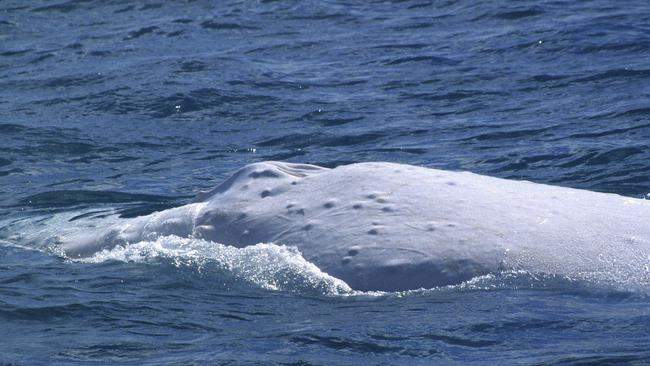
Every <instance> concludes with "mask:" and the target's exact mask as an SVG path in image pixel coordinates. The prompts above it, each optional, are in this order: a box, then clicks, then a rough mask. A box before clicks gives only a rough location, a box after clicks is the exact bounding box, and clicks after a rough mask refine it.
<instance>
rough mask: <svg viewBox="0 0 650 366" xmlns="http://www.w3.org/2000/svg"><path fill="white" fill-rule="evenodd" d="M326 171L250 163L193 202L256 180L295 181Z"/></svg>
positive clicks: (290, 164)
mask: <svg viewBox="0 0 650 366" xmlns="http://www.w3.org/2000/svg"><path fill="white" fill-rule="evenodd" d="M327 170H330V169H328V168H324V167H320V166H317V165H311V164H296V163H285V162H279V161H262V162H257V163H252V164H248V165H246V166H244V167H242V168H240V169H239V170H237V171H236V172H235V173H234V174H233V175H231V176H230V177H229V178H227V179H226V180H224V181H223V182H221V183H220V184H219V185H217V186H216V187H215V188H213V189H211V190H208V191H204V192H199V193H198V194H197V195H196V197H195V198H194V202H201V201H205V200H207V199H209V198H211V197H213V196H214V195H216V194H219V193H224V192H227V191H228V190H230V189H231V188H233V187H235V186H238V185H241V186H243V185H246V184H248V183H249V182H250V181H255V180H257V179H284V180H287V179H292V180H294V181H295V180H297V179H302V178H305V177H307V176H309V175H312V174H317V173H321V172H323V171H327Z"/></svg>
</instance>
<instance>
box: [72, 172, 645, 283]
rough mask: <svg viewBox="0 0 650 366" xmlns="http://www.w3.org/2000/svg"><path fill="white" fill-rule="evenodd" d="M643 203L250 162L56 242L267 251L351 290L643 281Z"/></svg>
mask: <svg viewBox="0 0 650 366" xmlns="http://www.w3.org/2000/svg"><path fill="white" fill-rule="evenodd" d="M649 219H650V201H646V200H642V199H635V198H629V197H623V196H619V195H616V194H605V193H596V192H590V191H585V190H578V189H570V188H563V187H556V186H550V185H544V184H536V183H531V182H527V181H513V180H505V179H499V178H493V177H488V176H482V175H477V174H472V173H466V172H449V171H442V170H436V169H428V168H422V167H416V166H410V165H400V164H392V163H360V164H352V165H346V166H341V167H338V168H335V169H327V168H322V167H318V166H314V165H306V164H290V163H281V162H262V163H255V164H251V165H247V166H245V167H244V168H242V169H240V170H238V171H237V172H236V173H235V174H234V175H232V176H231V177H230V178H229V179H227V180H225V181H224V182H222V183H221V184H219V185H218V186H217V187H216V188H214V189H213V190H211V191H209V192H205V193H202V194H200V195H199V196H198V197H197V199H196V201H195V202H194V203H191V204H188V205H185V206H181V207H177V208H173V209H168V210H165V211H161V212H157V213H153V214H151V215H148V216H142V217H137V218H134V219H128V220H127V221H125V223H122V224H119V225H115V226H112V227H110V228H105V229H101V230H99V229H98V230H97V231H94V232H90V233H86V234H84V235H83V236H79V235H76V236H73V237H67V238H64V239H63V244H62V248H63V249H64V251H65V253H66V254H67V255H68V256H70V257H83V256H89V255H91V254H93V253H95V252H97V251H99V250H102V249H110V248H112V247H114V246H116V245H125V244H128V243H134V242H138V241H141V240H153V239H156V238H158V237H160V236H163V235H177V236H182V237H195V238H202V239H206V240H209V241H214V242H219V243H223V244H228V245H233V246H237V247H243V246H248V245H253V244H257V243H261V242H273V243H276V244H284V245H288V246H295V247H297V248H298V249H299V250H300V252H301V253H302V255H303V256H304V258H305V259H307V260H308V261H310V262H312V263H314V264H315V265H317V266H318V267H319V268H320V269H321V270H322V271H324V272H327V273H328V274H330V275H332V276H335V277H337V278H340V279H342V280H344V281H345V282H347V283H348V284H349V285H350V286H351V287H352V288H354V289H357V290H407V289H416V288H422V287H424V288H431V287H435V286H440V285H448V284H456V283H460V282H462V281H465V280H468V279H470V278H472V277H475V276H479V275H484V274H489V273H495V272H499V271H503V270H526V271H531V272H535V273H548V274H558V275H564V276H570V277H577V278H594V279H597V280H602V279H604V280H614V281H615V280H623V281H625V280H627V279H629V278H630V277H631V276H632V277H634V278H636V282H639V281H641V282H643V284H647V283H648V282H649V281H648V279H649V278H650V275H649V274H648V273H649V272H650V270H649V269H648V268H649V267H650V258H649V257H648V255H649V254H650V220H649Z"/></svg>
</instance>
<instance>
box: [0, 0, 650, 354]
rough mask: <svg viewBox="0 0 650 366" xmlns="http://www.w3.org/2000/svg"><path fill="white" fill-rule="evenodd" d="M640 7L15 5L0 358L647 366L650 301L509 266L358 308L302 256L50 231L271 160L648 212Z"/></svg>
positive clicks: (2, 47)
mask: <svg viewBox="0 0 650 366" xmlns="http://www.w3.org/2000/svg"><path fill="white" fill-rule="evenodd" d="M648 34H650V5H648V3H647V2H646V1H627V2H613V1H604V0H592V1H584V2H568V1H535V2H533V1H518V2H506V1H494V2H485V3H482V4H479V3H477V2H473V1H460V0H459V1H454V0H448V1H427V0H406V1H365V2H353V1H311V0H307V1H290V0H287V1H284V0H278V1H272V0H259V1H221V2H214V1H202V0H185V1H174V2H171V1H122V0H112V1H93V0H70V1H65V0H52V1H37V0H34V1H13V0H4V1H2V2H0V110H2V113H0V152H1V155H0V362H1V363H4V364H30V365H31V364H75V363H78V364H86V363H96V364H137V365H141V364H286V365H339V364H340V365H351V364H363V365H366V364H427V365H428V364H462V365H466V364H477V365H483V364H487V365H491V364H527V365H528V364H535V365H547V364H557V365H587V364H616V365H622V364H640V365H641V364H648V363H650V350H649V349H650V347H649V346H650V333H649V332H648V329H650V310H649V309H650V307H649V306H648V305H650V300H649V298H648V291H646V290H647V289H644V288H640V289H639V288H635V289H629V288H626V287H623V286H617V285H616V284H601V283H588V282H581V281H575V280H572V279H571V278H557V277H551V276H544V275H542V274H528V273H495V274H493V275H490V276H486V277H481V278H476V279H474V280H472V281H469V282H467V283H463V284H460V285H458V286H451V287H444V288H434V289H427V290H420V291H412V292H406V293H349V292H346V291H340V288H339V287H337V285H336V283H335V279H332V278H329V277H327V276H326V275H325V274H322V273H319V272H318V271H317V269H314V268H312V267H310V266H309V263H305V262H304V261H300V259H299V258H296V257H295V255H294V254H295V253H293V252H292V251H291V250H290V249H287V248H281V247H273V246H257V247H254V248H251V249H250V250H245V251H244V250H233V249H231V248H228V247H224V246H219V245H216V244H215V245H214V246H210V245H206V243H202V242H192V241H190V242H184V241H179V239H177V238H166V239H162V241H159V242H156V243H141V244H142V245H141V246H140V247H137V248H135V249H132V250H130V251H129V250H126V251H124V252H112V253H110V254H109V255H106V256H104V257H93V258H92V259H91V260H85V261H71V260H69V259H66V258H64V257H63V256H61V255H60V254H58V252H57V250H56V246H55V245H53V243H51V242H44V241H43V240H40V239H41V238H44V237H45V236H44V235H43V233H52V232H56V231H57V230H58V229H65V228H73V227H75V225H77V223H78V222H79V220H80V219H82V218H83V219H89V218H90V220H103V219H111V218H112V217H117V216H122V217H133V216H138V215H141V214H146V213H149V212H153V211H156V210H161V209H165V208H169V207H174V206H178V205H181V204H184V203H187V202H189V201H190V200H191V199H192V197H193V196H194V194H196V193H197V192H198V191H200V190H204V189H207V188H210V187H213V186H214V185H215V184H217V183H218V182H219V181H220V180H221V179H223V178H225V177H227V176H228V174H230V173H231V172H232V171H233V170H234V169H237V168H239V167H241V166H243V165H245V164H247V163H251V162H255V161H263V160H284V161H292V162H304V163H312V164H318V165H324V166H328V167H334V166H338V165H342V164H347V163H352V162H361V161H392V162H400V163H408V164H414V165H421V166H428V167H436V168H442V169H450V170H468V171H472V172H475V173H481V174H487V175H492V176H498V177H504V178H511V179H525V180H531V181H534V182H539V183H550V184H555V185H561V186H568V187H575V188H582V189H589V190H595V191H601V192H612V193H618V194H622V195H626V196H631V197H637V198H640V197H644V196H645V195H646V194H648V192H650V163H649V161H650V159H649V158H650V104H649V100H650V99H649V97H650V61H649V58H648V56H649V55H650V38H648Z"/></svg>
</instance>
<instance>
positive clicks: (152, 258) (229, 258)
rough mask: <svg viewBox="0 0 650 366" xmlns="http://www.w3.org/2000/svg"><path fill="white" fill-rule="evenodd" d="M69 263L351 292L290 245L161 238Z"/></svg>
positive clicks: (263, 285)
mask: <svg viewBox="0 0 650 366" xmlns="http://www.w3.org/2000/svg"><path fill="white" fill-rule="evenodd" d="M67 259H68V260H69V261H71V262H80V263H103V262H107V261H120V262H130V263H133V262H135V263H158V262H161V261H162V262H165V263H171V264H173V265H174V266H176V267H189V268H193V269H196V270H197V271H198V272H199V273H205V272H207V271H211V272H219V273H220V274H223V275H224V276H225V277H226V278H224V280H227V279H228V277H230V279H231V280H234V281H241V282H244V283H248V284H250V285H253V286H255V287H259V288H262V289H265V290H272V291H289V292H295V293H300V294H319V295H325V296H336V295H350V294H353V293H355V291H353V290H352V289H351V288H350V286H348V285H347V284H346V283H345V282H344V281H342V280H340V279H338V278H335V277H332V276H330V275H328V274H327V273H324V272H322V271H321V270H320V269H319V268H318V267H316V266H315V265H314V264H313V263H310V262H309V261H307V260H305V259H304V258H303V257H302V254H301V253H300V252H299V251H298V250H297V249H296V248H295V247H288V246H284V245H275V244H268V243H260V244H257V245H252V246H248V247H245V248H236V247H232V246H228V245H223V244H219V243H214V242H210V241H206V240H202V239H192V238H181V237H178V236H173V235H171V236H163V237H160V238H158V239H156V240H154V241H141V242H138V243H134V244H130V245H126V246H117V247H115V248H113V249H110V250H103V251H101V252H98V253H95V254H94V255H93V256H92V257H88V258H82V259H71V258H67Z"/></svg>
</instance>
